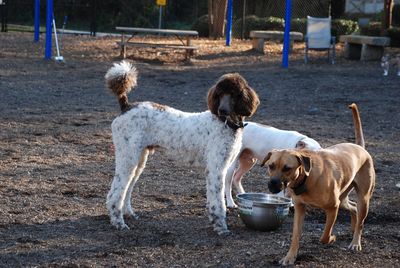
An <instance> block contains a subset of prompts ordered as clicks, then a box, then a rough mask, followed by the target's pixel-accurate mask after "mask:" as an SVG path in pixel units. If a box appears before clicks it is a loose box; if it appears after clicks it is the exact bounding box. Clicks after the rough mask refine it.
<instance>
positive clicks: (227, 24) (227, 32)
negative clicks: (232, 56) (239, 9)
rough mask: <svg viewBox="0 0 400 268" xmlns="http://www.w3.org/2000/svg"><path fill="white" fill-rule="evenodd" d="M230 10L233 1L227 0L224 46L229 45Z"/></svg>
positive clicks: (230, 28) (230, 30) (230, 31)
mask: <svg viewBox="0 0 400 268" xmlns="http://www.w3.org/2000/svg"><path fill="white" fill-rule="evenodd" d="M232 10H233V3H232V0H228V8H227V10H226V43H225V45H226V46H230V45H231V37H232V13H233V12H232Z"/></svg>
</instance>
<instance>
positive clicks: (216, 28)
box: [208, 0, 228, 39]
mask: <svg viewBox="0 0 400 268" xmlns="http://www.w3.org/2000/svg"><path fill="white" fill-rule="evenodd" d="M227 3H228V0H208V29H209V32H210V37H212V38H214V39H217V38H221V37H223V36H224V31H225V17H226V8H227Z"/></svg>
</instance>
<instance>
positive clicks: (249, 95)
mask: <svg viewBox="0 0 400 268" xmlns="http://www.w3.org/2000/svg"><path fill="white" fill-rule="evenodd" d="M241 86H242V88H241V94H240V95H239V96H238V98H237V100H236V102H235V113H236V114H238V115H241V116H252V115H253V114H254V113H255V112H256V110H257V107H258V105H259V104H260V99H259V98H258V95H257V93H256V92H255V91H254V89H252V88H251V87H250V86H248V85H247V83H242V84H241Z"/></svg>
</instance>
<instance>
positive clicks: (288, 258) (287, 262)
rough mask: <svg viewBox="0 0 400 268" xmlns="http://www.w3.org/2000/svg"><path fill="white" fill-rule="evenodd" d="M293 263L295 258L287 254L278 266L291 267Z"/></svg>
mask: <svg viewBox="0 0 400 268" xmlns="http://www.w3.org/2000/svg"><path fill="white" fill-rule="evenodd" d="M295 261H296V256H294V255H289V253H288V254H287V255H286V256H285V258H283V259H282V260H280V261H279V264H280V265H282V266H286V265H293V264H294V262H295Z"/></svg>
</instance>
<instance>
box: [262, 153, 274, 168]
mask: <svg viewBox="0 0 400 268" xmlns="http://www.w3.org/2000/svg"><path fill="white" fill-rule="evenodd" d="M271 155H272V152H269V153H268V154H267V156H266V157H265V158H264V160H263V161H262V163H261V166H262V167H263V166H264V165H265V163H266V162H267V161H268V160H269V159H270V158H271Z"/></svg>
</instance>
